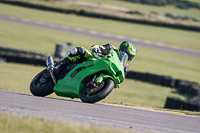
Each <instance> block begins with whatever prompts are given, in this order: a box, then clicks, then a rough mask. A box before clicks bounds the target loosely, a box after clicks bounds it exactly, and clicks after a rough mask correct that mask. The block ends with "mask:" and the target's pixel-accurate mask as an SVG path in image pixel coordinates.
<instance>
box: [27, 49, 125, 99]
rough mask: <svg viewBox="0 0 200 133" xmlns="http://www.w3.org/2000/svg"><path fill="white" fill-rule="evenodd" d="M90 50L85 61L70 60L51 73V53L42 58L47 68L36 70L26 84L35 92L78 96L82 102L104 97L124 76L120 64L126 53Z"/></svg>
mask: <svg viewBox="0 0 200 133" xmlns="http://www.w3.org/2000/svg"><path fill="white" fill-rule="evenodd" d="M98 56H99V57H98V58H97V55H94V54H92V56H90V57H89V58H88V59H87V60H86V61H85V62H83V63H80V64H77V63H72V64H70V65H68V66H66V67H65V68H64V69H63V70H62V71H61V72H60V73H59V74H55V73H54V71H53V70H54V67H56V66H57V64H56V63H54V60H53V57H52V56H49V57H48V58H47V60H46V63H47V68H46V69H44V70H43V71H41V72H40V73H38V74H37V75H36V76H35V77H34V78H33V80H32V81H31V84H30V91H31V93H32V94H33V95H35V96H47V95H49V94H51V93H53V92H55V93H56V95H58V96H63V97H69V98H80V99H81V101H82V102H87V103H95V102H98V101H100V100H102V99H104V98H106V97H107V96H108V95H109V94H110V93H111V91H112V90H113V88H116V87H118V86H119V84H121V83H122V82H123V81H124V79H125V72H124V66H125V65H126V63H127V59H128V55H127V54H126V53H125V52H119V51H117V50H111V51H110V54H109V55H108V56H106V57H105V56H100V55H98Z"/></svg>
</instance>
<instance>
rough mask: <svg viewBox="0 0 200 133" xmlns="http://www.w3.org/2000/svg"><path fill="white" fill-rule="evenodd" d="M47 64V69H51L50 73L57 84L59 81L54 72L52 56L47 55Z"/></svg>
mask: <svg viewBox="0 0 200 133" xmlns="http://www.w3.org/2000/svg"><path fill="white" fill-rule="evenodd" d="M46 64H47V70H48V71H49V73H50V75H51V78H52V80H53V82H54V84H55V85H56V84H57V81H56V77H55V75H54V73H53V68H54V60H53V57H52V56H49V57H47V60H46Z"/></svg>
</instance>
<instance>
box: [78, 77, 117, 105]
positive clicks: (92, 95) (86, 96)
mask: <svg viewBox="0 0 200 133" xmlns="http://www.w3.org/2000/svg"><path fill="white" fill-rule="evenodd" d="M113 88H114V81H113V80H112V79H105V80H103V82H102V83H100V84H98V85H97V87H85V88H83V90H82V91H81V93H80V99H81V101H82V102H86V103H95V102H98V101H100V100H102V99H104V98H106V97H107V96H108V95H109V94H110V93H111V91H112V90H113Z"/></svg>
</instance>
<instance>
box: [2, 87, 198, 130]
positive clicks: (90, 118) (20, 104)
mask: <svg viewBox="0 0 200 133" xmlns="http://www.w3.org/2000/svg"><path fill="white" fill-rule="evenodd" d="M0 113H6V114H13V115H22V116H33V117H40V118H45V119H48V120H59V121H62V122H72V123H81V124H82V123H83V124H89V125H96V126H102V127H109V128H120V129H127V130H134V131H142V132H143V131H153V132H170V133H172V132H173V133H189V132H196V133H199V131H200V126H199V124H200V117H198V116H186V115H183V114H174V113H169V112H161V111H149V110H144V109H138V108H134V107H120V106H119V107H117V106H114V105H113V106H111V105H106V104H100V103H96V104H87V103H82V102H81V101H79V100H68V99H58V98H48V97H36V96H32V95H29V94H24V93H18V92H12V91H7V90H2V89H0Z"/></svg>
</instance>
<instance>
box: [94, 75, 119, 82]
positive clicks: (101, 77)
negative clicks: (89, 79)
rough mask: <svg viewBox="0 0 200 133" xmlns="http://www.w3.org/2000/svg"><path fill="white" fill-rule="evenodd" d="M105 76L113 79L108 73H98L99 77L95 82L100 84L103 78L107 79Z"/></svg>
mask: <svg viewBox="0 0 200 133" xmlns="http://www.w3.org/2000/svg"><path fill="white" fill-rule="evenodd" d="M107 78H110V79H112V80H113V81H115V79H114V78H113V77H111V76H110V75H107V74H104V73H101V74H100V75H99V78H98V80H97V81H96V83H97V84H100V83H101V82H102V81H103V80H104V79H107Z"/></svg>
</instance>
